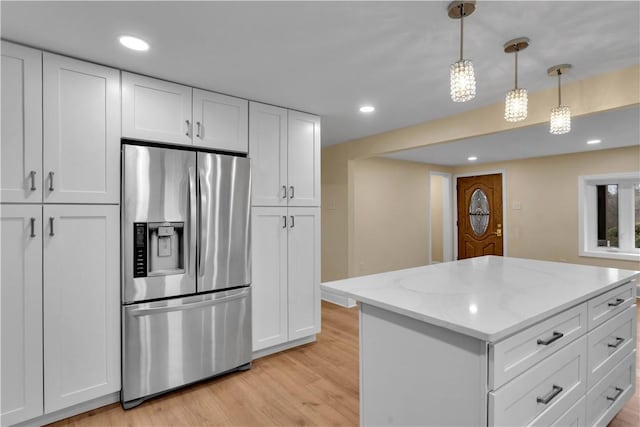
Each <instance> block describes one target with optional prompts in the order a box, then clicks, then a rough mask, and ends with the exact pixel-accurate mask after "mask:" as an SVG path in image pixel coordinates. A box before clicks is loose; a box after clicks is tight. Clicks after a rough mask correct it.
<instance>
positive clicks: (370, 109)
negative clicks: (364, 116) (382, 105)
mask: <svg viewBox="0 0 640 427" xmlns="http://www.w3.org/2000/svg"><path fill="white" fill-rule="evenodd" d="M374 111H376V107H374V106H372V105H363V106H362V107H360V112H361V113H373V112H374Z"/></svg>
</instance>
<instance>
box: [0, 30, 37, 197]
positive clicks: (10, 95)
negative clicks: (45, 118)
mask: <svg viewBox="0 0 640 427" xmlns="http://www.w3.org/2000/svg"><path fill="white" fill-rule="evenodd" d="M1 75H2V87H1V89H0V93H1V94H2V120H1V121H2V144H1V145H0V201H2V202H17V203H21V202H42V53H41V52H40V51H39V50H34V49H29V48H27V47H22V46H18V45H15V44H12V43H7V42H5V41H3V42H2V74H1Z"/></svg>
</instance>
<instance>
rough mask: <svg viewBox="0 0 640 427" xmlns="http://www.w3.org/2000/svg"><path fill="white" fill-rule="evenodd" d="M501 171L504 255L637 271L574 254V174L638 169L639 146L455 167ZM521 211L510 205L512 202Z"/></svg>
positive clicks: (462, 171) (631, 266) (622, 263)
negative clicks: (504, 217)
mask: <svg viewBox="0 0 640 427" xmlns="http://www.w3.org/2000/svg"><path fill="white" fill-rule="evenodd" d="M496 169H502V170H504V171H505V174H506V191H504V192H503V194H505V195H506V202H507V203H506V204H507V212H506V218H507V224H506V232H507V250H508V255H509V256H512V257H520V258H532V259H541V260H548V261H564V262H571V263H576V264H591V265H600V266H605V267H615V268H627V269H636V270H637V269H640V264H639V263H638V262H636V261H618V260H608V259H602V258H589V257H579V256H578V215H579V212H578V176H580V175H596V174H604V173H614V172H634V171H636V172H637V171H639V170H640V146H638V145H636V146H633V147H626V148H618V149H612V150H599V151H591V152H585V153H577V154H567V155H563V156H552V157H541V158H535V159H525V160H516V161H511V162H501V163H492V164H483V165H477V166H467V167H462V168H454V169H453V170H452V172H453V173H454V174H467V173H473V172H482V171H491V170H496ZM516 202H518V203H519V204H520V209H514V203H516Z"/></svg>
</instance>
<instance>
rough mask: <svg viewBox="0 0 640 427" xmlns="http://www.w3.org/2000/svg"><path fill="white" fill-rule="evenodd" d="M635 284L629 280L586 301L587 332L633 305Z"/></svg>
mask: <svg viewBox="0 0 640 427" xmlns="http://www.w3.org/2000/svg"><path fill="white" fill-rule="evenodd" d="M635 298H636V282H635V280H631V281H629V282H627V283H625V284H622V285H620V286H618V287H617V288H614V289H611V290H610V291H609V292H605V293H604V294H602V295H599V296H597V297H595V298H592V299H590V300H589V301H588V304H589V330H591V329H593V328H595V327H596V326H598V325H600V324H602V323H604V322H606V321H607V320H608V319H611V318H612V317H613V316H615V315H616V314H618V313H621V312H622V311H624V310H625V309H626V308H627V307H629V306H630V305H631V304H633V303H634V301H635Z"/></svg>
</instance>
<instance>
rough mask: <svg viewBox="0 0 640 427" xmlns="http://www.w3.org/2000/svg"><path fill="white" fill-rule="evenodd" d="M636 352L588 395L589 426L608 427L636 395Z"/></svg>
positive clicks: (628, 356) (629, 355)
mask: <svg viewBox="0 0 640 427" xmlns="http://www.w3.org/2000/svg"><path fill="white" fill-rule="evenodd" d="M635 373H636V351H635V349H634V350H633V351H632V352H631V353H629V354H628V355H627V357H625V358H624V359H623V360H622V362H620V363H619V364H618V365H617V366H616V367H614V368H613V370H611V372H609V374H607V376H605V377H604V378H603V379H602V380H601V381H600V382H599V383H598V384H596V385H595V386H594V387H593V388H592V389H591V390H590V391H589V393H588V394H587V426H606V425H607V424H608V423H609V421H611V420H612V419H613V417H615V416H616V414H617V413H618V411H620V409H622V407H623V406H624V404H625V403H626V402H627V401H628V400H629V398H631V396H633V393H635Z"/></svg>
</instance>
